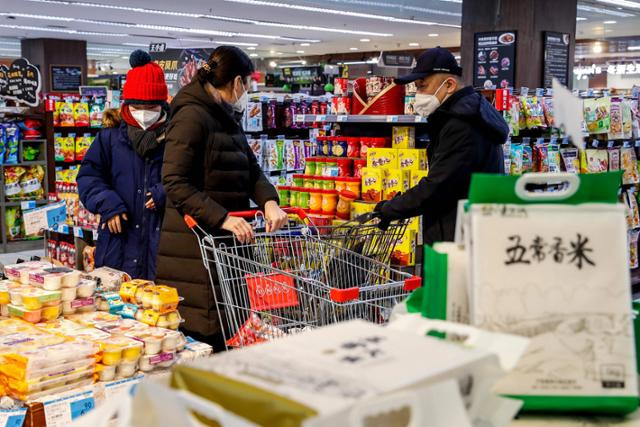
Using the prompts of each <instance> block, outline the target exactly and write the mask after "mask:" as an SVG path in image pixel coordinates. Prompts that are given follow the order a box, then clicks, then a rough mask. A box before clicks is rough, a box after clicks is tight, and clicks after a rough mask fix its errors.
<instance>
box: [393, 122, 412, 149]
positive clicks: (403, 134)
mask: <svg viewBox="0 0 640 427" xmlns="http://www.w3.org/2000/svg"><path fill="white" fill-rule="evenodd" d="M391 146H392V147H393V148H414V147H415V146H416V128H415V127H413V126H394V127H393V128H392V130H391Z"/></svg>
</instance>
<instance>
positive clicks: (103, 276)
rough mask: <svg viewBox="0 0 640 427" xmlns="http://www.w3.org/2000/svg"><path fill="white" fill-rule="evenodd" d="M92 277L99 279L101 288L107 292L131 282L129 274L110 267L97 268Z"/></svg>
mask: <svg viewBox="0 0 640 427" xmlns="http://www.w3.org/2000/svg"><path fill="white" fill-rule="evenodd" d="M91 277H93V278H95V279H99V280H100V282H99V283H100V288H101V289H102V290H106V291H113V290H116V289H119V288H120V285H121V284H122V282H127V281H130V280H131V276H129V275H128V274H127V273H124V272H122V271H119V270H116V269H115V268H110V267H100V268H96V269H95V270H93V271H92V272H91Z"/></svg>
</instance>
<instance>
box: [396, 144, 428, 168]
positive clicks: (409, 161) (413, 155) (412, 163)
mask: <svg viewBox="0 0 640 427" xmlns="http://www.w3.org/2000/svg"><path fill="white" fill-rule="evenodd" d="M422 155H423V154H422V150H417V149H414V148H403V149H399V150H398V166H399V167H400V169H403V170H418V169H422V167H421V156H422Z"/></svg>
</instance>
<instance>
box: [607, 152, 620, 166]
mask: <svg viewBox="0 0 640 427" xmlns="http://www.w3.org/2000/svg"><path fill="white" fill-rule="evenodd" d="M607 152H608V154H609V170H610V171H617V170H620V149H619V148H610V149H609V150H607Z"/></svg>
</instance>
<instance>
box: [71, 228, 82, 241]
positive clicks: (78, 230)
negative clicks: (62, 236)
mask: <svg viewBox="0 0 640 427" xmlns="http://www.w3.org/2000/svg"><path fill="white" fill-rule="evenodd" d="M73 235H74V236H76V237H78V238H80V239H83V238H84V231H83V230H82V227H73Z"/></svg>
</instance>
